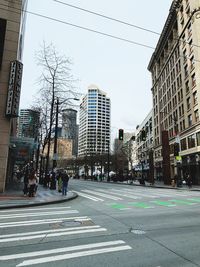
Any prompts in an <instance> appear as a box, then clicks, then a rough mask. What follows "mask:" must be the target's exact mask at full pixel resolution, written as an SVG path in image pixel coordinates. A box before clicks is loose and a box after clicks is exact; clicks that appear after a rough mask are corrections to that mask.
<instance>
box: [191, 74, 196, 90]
mask: <svg viewBox="0 0 200 267" xmlns="http://www.w3.org/2000/svg"><path fill="white" fill-rule="evenodd" d="M194 86H196V77H195V73H194V74H193V75H192V87H194Z"/></svg>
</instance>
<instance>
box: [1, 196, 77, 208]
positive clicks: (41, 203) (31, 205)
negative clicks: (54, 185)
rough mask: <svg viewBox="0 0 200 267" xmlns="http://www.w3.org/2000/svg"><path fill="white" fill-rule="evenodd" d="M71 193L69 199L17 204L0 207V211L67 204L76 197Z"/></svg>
mask: <svg viewBox="0 0 200 267" xmlns="http://www.w3.org/2000/svg"><path fill="white" fill-rule="evenodd" d="M72 193H73V196H71V197H69V198H64V199H56V200H52V201H46V202H45V201H44V202H36V203H29V204H21V205H20V204H19V205H12V206H11V205H10V206H2V207H1V206H0V210H7V209H16V208H28V207H36V206H44V205H50V204H56V203H63V202H67V201H70V200H73V199H75V198H77V197H78V194H76V193H74V192H72Z"/></svg>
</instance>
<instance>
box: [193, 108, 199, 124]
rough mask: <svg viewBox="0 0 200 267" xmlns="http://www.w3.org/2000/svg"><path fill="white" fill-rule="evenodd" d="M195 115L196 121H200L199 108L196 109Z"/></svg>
mask: <svg viewBox="0 0 200 267" xmlns="http://www.w3.org/2000/svg"><path fill="white" fill-rule="evenodd" d="M194 117H195V122H198V121H199V110H198V109H197V110H195V111H194Z"/></svg>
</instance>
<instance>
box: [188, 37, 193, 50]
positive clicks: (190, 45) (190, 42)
mask: <svg viewBox="0 0 200 267" xmlns="http://www.w3.org/2000/svg"><path fill="white" fill-rule="evenodd" d="M189 52H190V54H191V53H192V52H193V45H192V39H191V40H190V41H189Z"/></svg>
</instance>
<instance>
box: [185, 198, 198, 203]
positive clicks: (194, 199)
mask: <svg viewBox="0 0 200 267" xmlns="http://www.w3.org/2000/svg"><path fill="white" fill-rule="evenodd" d="M187 200H189V201H195V202H200V198H187Z"/></svg>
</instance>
